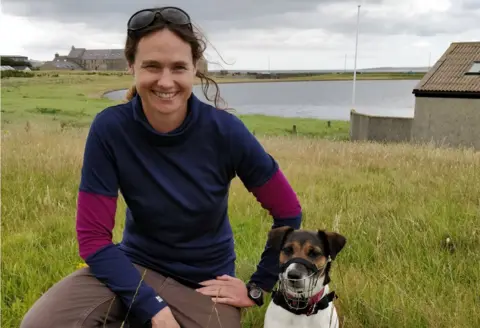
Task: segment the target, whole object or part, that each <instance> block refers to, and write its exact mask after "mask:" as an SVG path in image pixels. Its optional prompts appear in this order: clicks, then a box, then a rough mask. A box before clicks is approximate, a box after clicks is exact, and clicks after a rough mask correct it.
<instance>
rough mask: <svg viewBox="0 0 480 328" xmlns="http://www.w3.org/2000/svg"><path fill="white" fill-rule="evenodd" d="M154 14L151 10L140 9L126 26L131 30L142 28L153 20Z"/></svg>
mask: <svg viewBox="0 0 480 328" xmlns="http://www.w3.org/2000/svg"><path fill="white" fill-rule="evenodd" d="M154 16H155V13H153V12H151V11H141V12H139V13H137V14H136V15H135V16H133V17H132V19H131V20H130V23H129V24H128V28H130V29H132V30H137V29H141V28H144V27H145V26H147V25H148V24H150V23H151V22H152V21H153V17H154Z"/></svg>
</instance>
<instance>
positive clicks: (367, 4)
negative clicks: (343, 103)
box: [2, 0, 480, 38]
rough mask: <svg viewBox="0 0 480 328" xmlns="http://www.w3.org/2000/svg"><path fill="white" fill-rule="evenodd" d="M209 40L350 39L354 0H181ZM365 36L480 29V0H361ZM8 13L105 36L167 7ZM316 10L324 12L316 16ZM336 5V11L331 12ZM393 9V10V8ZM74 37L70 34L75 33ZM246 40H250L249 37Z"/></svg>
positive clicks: (146, 1)
mask: <svg viewBox="0 0 480 328" xmlns="http://www.w3.org/2000/svg"><path fill="white" fill-rule="evenodd" d="M172 3H173V4H174V5H176V6H179V7H181V8H183V9H185V10H186V11H187V12H188V13H189V14H190V15H191V16H192V18H193V20H194V22H196V23H198V24H199V26H200V27H201V28H202V30H204V31H206V32H207V34H208V35H209V36H215V35H218V34H220V33H221V32H224V31H228V30H243V31H244V32H243V34H248V33H250V31H255V30H256V29H262V30H270V31H272V30H273V31H274V30H276V29H278V28H282V27H291V28H298V29H321V30H323V31H327V32H329V33H335V34H343V35H346V36H349V37H352V36H353V35H354V33H355V29H356V14H357V8H356V4H357V3H358V1H356V0H262V1H260V0H230V1H228V0H203V1H200V0H177V1H174V2H172ZM361 3H362V15H361V26H360V30H361V33H362V34H364V35H394V34H413V35H419V36H433V35H437V34H457V33H461V32H465V31H468V30H473V29H477V28H478V21H479V20H480V19H479V17H478V16H479V14H478V13H477V12H475V11H474V9H476V8H479V7H480V0H463V1H462V2H461V4H460V5H454V6H452V8H451V10H450V11H449V12H448V13H435V14H432V13H427V14H421V15H415V16H412V17H405V15H396V14H395V13H391V14H390V15H386V16H378V15H377V13H376V12H375V11H373V10H371V8H376V9H380V10H382V9H384V8H386V9H388V8H389V7H390V6H389V5H392V4H394V3H396V1H395V0H363V1H361ZM2 5H3V6H2V7H3V8H2V11H3V12H4V13H7V14H13V15H21V16H27V17H34V18H36V19H44V20H55V21H58V22H63V23H87V24H88V25H89V26H91V27H92V28H96V29H99V30H101V31H105V32H116V33H124V30H125V25H126V22H127V20H128V18H129V16H130V15H131V14H132V13H133V12H134V11H136V10H139V9H142V8H145V7H151V6H162V5H168V4H165V3H161V2H159V1H156V0H135V1H116V0H83V1H73V0H41V1H39V0H3V1H2ZM317 7H318V8H319V9H320V12H316V9H317ZM332 7H335V11H332ZM390 8H391V7H390ZM73 33H75V32H74V31H72V34H73ZM247 38H248V36H247Z"/></svg>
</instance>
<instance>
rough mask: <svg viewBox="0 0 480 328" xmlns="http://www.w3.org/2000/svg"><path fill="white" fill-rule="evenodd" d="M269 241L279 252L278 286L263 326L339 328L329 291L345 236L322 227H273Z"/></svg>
mask: <svg viewBox="0 0 480 328" xmlns="http://www.w3.org/2000/svg"><path fill="white" fill-rule="evenodd" d="M268 238H269V240H270V243H271V245H272V247H274V248H275V249H277V250H278V251H280V259H279V263H280V273H279V284H278V289H277V290H274V291H273V293H272V301H271V302H270V304H269V306H268V308H267V311H266V313H265V319H264V328H283V327H285V328H286V327H296V328H310V327H315V328H327V327H328V328H330V327H334V328H338V327H339V323H338V315H337V311H336V309H335V305H334V304H333V302H332V301H333V299H334V298H335V297H336V296H335V292H333V291H332V292H330V290H329V286H328V283H329V282H330V276H329V271H330V267H331V263H332V261H333V260H334V259H335V257H336V256H337V254H338V253H339V252H340V251H341V250H342V249H343V247H344V246H345V244H346V238H345V237H344V236H342V235H340V234H338V233H336V232H326V231H324V230H318V231H316V232H314V231H306V230H294V229H293V228H291V227H280V228H276V229H272V230H271V231H270V233H269V237H268Z"/></svg>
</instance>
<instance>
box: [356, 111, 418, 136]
mask: <svg viewBox="0 0 480 328" xmlns="http://www.w3.org/2000/svg"><path fill="white" fill-rule="evenodd" d="M412 121H413V119H412V118H404V117H382V116H372V115H366V114H361V113H357V112H355V111H351V112H350V139H351V140H352V141H354V140H359V141H360V140H361V141H379V142H408V141H410V135H411V130H412Z"/></svg>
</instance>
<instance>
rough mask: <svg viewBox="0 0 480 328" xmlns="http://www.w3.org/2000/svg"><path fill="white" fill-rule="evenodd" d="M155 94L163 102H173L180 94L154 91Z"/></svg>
mask: <svg viewBox="0 0 480 328" xmlns="http://www.w3.org/2000/svg"><path fill="white" fill-rule="evenodd" d="M153 93H154V94H155V96H157V97H158V98H160V99H162V100H171V99H173V98H174V97H175V96H176V95H177V94H178V92H158V91H153Z"/></svg>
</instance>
